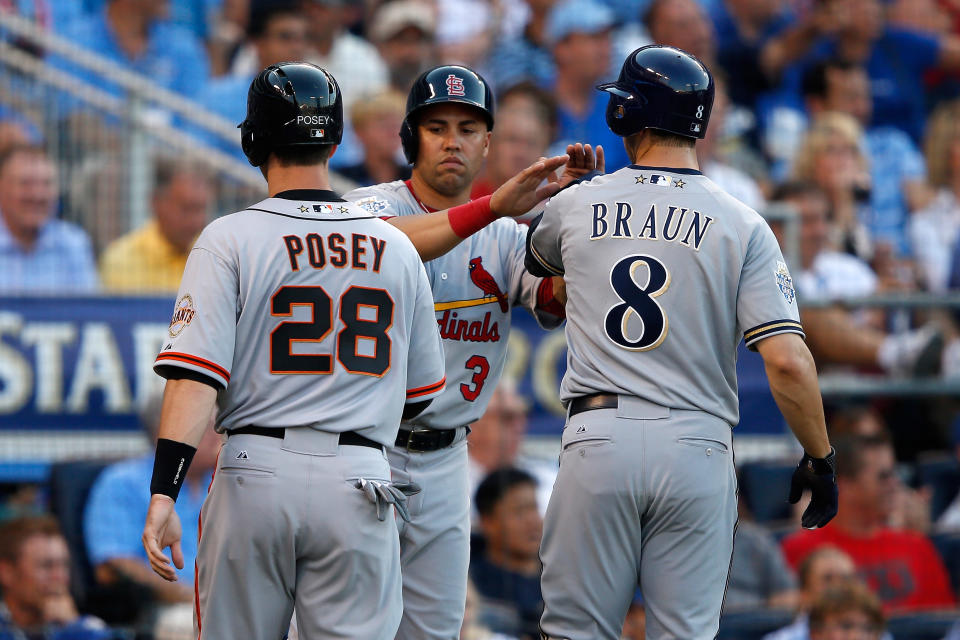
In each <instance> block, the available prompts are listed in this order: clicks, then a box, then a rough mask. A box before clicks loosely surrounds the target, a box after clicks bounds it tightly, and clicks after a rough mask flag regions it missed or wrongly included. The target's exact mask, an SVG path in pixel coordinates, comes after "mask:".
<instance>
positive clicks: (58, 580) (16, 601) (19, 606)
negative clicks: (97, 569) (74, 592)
mask: <svg viewBox="0 0 960 640" xmlns="http://www.w3.org/2000/svg"><path fill="white" fill-rule="evenodd" d="M0 587H2V589H3V602H2V604H0V638H4V639H5V640H6V639H9V640H41V639H43V640H105V639H106V638H111V637H113V634H111V633H110V631H109V630H107V629H106V627H105V626H104V624H103V622H102V621H100V620H98V619H97V618H91V617H88V616H81V615H80V614H79V613H78V612H77V605H76V603H75V602H74V601H73V597H72V596H71V595H70V552H69V550H68V548H67V541H66V540H65V539H64V537H63V534H62V533H61V532H60V527H59V525H58V524H57V521H56V520H54V519H53V518H52V517H50V516H26V517H22V518H17V519H15V520H9V521H7V522H5V523H4V524H3V525H2V526H0Z"/></svg>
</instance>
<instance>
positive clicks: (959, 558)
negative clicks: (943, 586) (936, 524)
mask: <svg viewBox="0 0 960 640" xmlns="http://www.w3.org/2000/svg"><path fill="white" fill-rule="evenodd" d="M930 541H931V542H933V546H935V547H936V548H937V552H938V553H939V554H940V557H941V558H942V559H943V564H944V565H945V566H946V567H947V571H948V572H949V573H950V584H951V585H952V586H953V592H954V593H957V592H958V591H960V533H935V534H932V535H931V536H930Z"/></svg>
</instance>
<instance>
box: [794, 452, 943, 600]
mask: <svg viewBox="0 0 960 640" xmlns="http://www.w3.org/2000/svg"><path fill="white" fill-rule="evenodd" d="M835 448H836V450H837V485H838V488H839V491H840V509H839V512H838V514H837V517H836V519H835V520H834V521H833V522H832V523H830V524H828V525H827V526H826V527H823V528H821V529H817V530H814V531H800V532H797V533H795V534H793V535H791V536H789V537H787V538H786V539H785V540H784V541H783V550H784V554H785V555H786V556H787V561H788V562H789V563H790V564H791V565H793V566H794V567H797V566H799V565H800V563H801V562H803V560H804V559H805V558H806V557H807V555H808V554H809V553H811V552H812V551H814V550H815V549H818V548H820V547H822V546H824V545H832V546H835V547H838V548H839V549H841V550H843V551H844V552H846V553H847V554H848V555H849V556H850V557H851V558H853V560H854V562H855V563H856V567H857V572H858V573H859V574H860V575H861V576H863V578H864V579H865V580H866V582H867V584H868V585H869V586H870V587H871V589H872V590H873V591H874V592H875V593H876V594H877V595H878V596H879V597H880V599H881V601H882V602H883V607H884V610H886V611H891V610H894V609H896V610H898V611H917V610H923V609H935V608H949V607H953V606H954V604H955V602H954V598H953V594H952V593H951V592H950V582H949V579H948V577H947V571H946V569H945V568H944V566H943V561H942V560H941V559H940V556H939V555H938V554H937V551H936V549H935V548H934V546H933V544H931V542H930V541H929V540H928V539H927V538H926V537H925V536H923V535H920V534H917V533H914V532H910V531H902V530H897V529H893V528H891V527H890V526H889V525H888V519H889V517H890V514H891V513H892V511H893V508H894V507H895V500H896V495H897V491H898V488H899V487H898V483H899V480H898V479H897V474H896V468H895V463H896V461H895V460H894V456H893V447H892V446H891V445H890V442H889V440H887V439H886V438H883V437H873V438H862V437H846V438H840V439H838V440H837V442H836V444H835Z"/></svg>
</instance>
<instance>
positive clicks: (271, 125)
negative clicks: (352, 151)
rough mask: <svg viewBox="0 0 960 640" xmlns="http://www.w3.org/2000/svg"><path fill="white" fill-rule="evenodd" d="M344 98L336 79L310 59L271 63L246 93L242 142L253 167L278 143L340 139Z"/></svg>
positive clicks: (337, 140)
mask: <svg viewBox="0 0 960 640" xmlns="http://www.w3.org/2000/svg"><path fill="white" fill-rule="evenodd" d="M342 137H343V98H342V96H341V95H340V87H339V86H338V85H337V81H336V79H334V77H333V76H332V75H330V74H329V73H328V72H327V71H326V70H324V69H321V68H320V67H318V66H317V65H315V64H310V63H309V62H281V63H279V64H272V65H270V66H269V67H267V68H266V69H264V70H263V71H261V72H260V73H259V74H257V77H256V78H254V80H253V82H252V83H251V84H250V90H249V91H248V92H247V117H246V119H245V120H244V121H243V122H241V123H240V144H241V146H242V147H243V152H244V153H245V154H246V156H247V160H249V161H250V164H252V165H253V166H255V167H259V166H260V165H262V164H263V163H264V162H266V161H267V157H268V156H269V155H270V152H271V151H273V150H274V149H277V148H279V147H292V146H304V145H322V144H339V143H340V139H341V138H342Z"/></svg>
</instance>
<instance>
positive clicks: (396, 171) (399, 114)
mask: <svg viewBox="0 0 960 640" xmlns="http://www.w3.org/2000/svg"><path fill="white" fill-rule="evenodd" d="M406 104H407V99H406V96H404V95H403V94H401V93H399V92H397V91H393V90H390V91H385V92H383V93H378V94H375V95H373V96H370V97H369V98H366V99H365V100H360V101H358V102H354V103H353V106H352V107H350V122H351V124H352V125H353V130H354V132H355V133H356V135H357V139H358V140H360V144H361V145H362V146H363V162H361V163H359V164H355V165H352V166H349V167H343V168H341V169H340V170H339V173H340V175H342V176H343V177H344V178H347V179H348V180H351V181H353V182H355V183H357V184H358V185H360V186H362V187H366V186H370V185H373V184H381V183H384V182H393V181H394V180H406V179H407V178H409V177H410V166H409V165H407V164H406V163H405V162H404V163H401V162H400V161H399V160H398V158H400V157H402V156H401V155H400V154H401V151H400V138H399V137H397V131H399V130H400V125H401V123H402V122H403V117H404V114H405V110H406Z"/></svg>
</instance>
